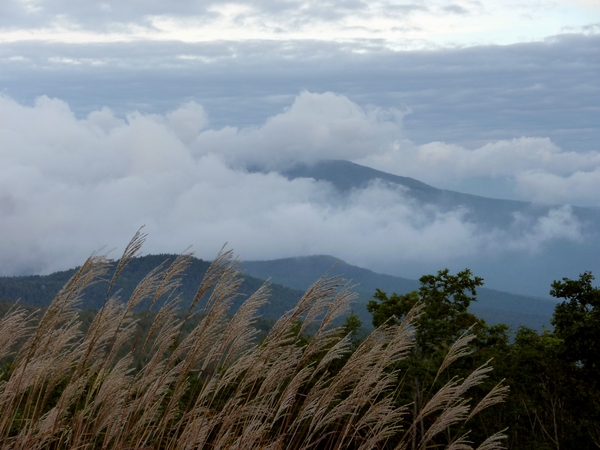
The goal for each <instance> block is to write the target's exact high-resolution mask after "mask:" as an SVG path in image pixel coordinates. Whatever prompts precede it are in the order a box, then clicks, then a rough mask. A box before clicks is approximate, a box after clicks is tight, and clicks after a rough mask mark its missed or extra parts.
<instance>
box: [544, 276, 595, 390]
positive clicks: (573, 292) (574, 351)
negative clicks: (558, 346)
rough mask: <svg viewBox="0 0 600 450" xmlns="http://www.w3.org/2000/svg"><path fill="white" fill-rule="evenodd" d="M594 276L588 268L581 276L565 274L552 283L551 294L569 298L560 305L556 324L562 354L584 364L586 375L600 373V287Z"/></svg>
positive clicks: (557, 310) (556, 311) (591, 375)
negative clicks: (594, 285) (567, 276)
mask: <svg viewBox="0 0 600 450" xmlns="http://www.w3.org/2000/svg"><path fill="white" fill-rule="evenodd" d="M593 280H594V276H593V275H592V274H591V272H585V273H583V274H581V275H580V276H579V280H570V279H568V278H563V280H562V281H555V282H554V283H552V290H551V291H550V294H551V295H552V296H553V297H556V298H564V299H566V300H565V301H563V302H562V303H560V304H559V305H557V306H556V310H555V312H554V316H553V317H552V325H554V334H555V335H556V336H557V337H558V338H560V339H562V341H563V342H564V345H563V346H562V349H563V350H562V352H561V356H562V357H563V358H565V359H566V360H567V361H569V362H571V363H575V364H577V365H578V366H580V367H581V368H582V369H583V370H584V371H585V372H586V376H589V377H593V378H594V379H596V380H598V379H599V378H598V377H600V289H599V288H597V287H593V286H592V281H593Z"/></svg>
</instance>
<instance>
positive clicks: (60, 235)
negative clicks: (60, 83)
mask: <svg viewBox="0 0 600 450" xmlns="http://www.w3.org/2000/svg"><path fill="white" fill-rule="evenodd" d="M347 133H351V135H350V136H349V137H348V136H346V134H347ZM398 133H400V131H399V128H398V118H397V117H394V115H393V114H391V115H390V114H386V113H385V112H384V111H381V110H380V111H376V110H372V111H371V112H369V111H365V110H363V109H361V108H360V107H358V106H357V105H356V104H354V103H352V102H350V101H349V100H348V99H347V98H345V97H342V96H339V95H334V94H321V95H317V94H311V93H308V92H305V93H302V94H300V95H299V96H298V98H297V99H296V101H295V103H294V104H293V105H292V106H290V108H289V109H287V110H286V111H285V112H283V113H281V114H279V115H278V116H274V117H272V118H271V119H270V120H267V121H266V123H265V124H264V125H263V126H260V127H251V128H241V129H240V128H235V127H226V128H221V129H214V128H211V127H210V126H208V121H207V115H206V112H205V111H204V108H203V107H202V106H200V105H198V104H196V103H193V102H192V103H187V104H185V105H183V106H182V107H181V108H178V109H176V110H173V111H171V112H170V113H168V114H164V115H158V114H151V115H144V114H140V113H131V114H129V115H128V116H127V117H126V118H125V119H122V118H119V117H116V116H115V115H114V114H113V113H112V112H111V111H110V110H108V109H102V110H98V111H94V112H92V113H91V114H89V115H88V116H87V117H86V118H84V119H78V118H77V117H76V116H75V115H74V114H73V112H72V111H71V110H70V108H69V106H68V105H67V104H66V103H64V102H62V101H60V100H57V99H49V98H47V97H42V98H39V99H38V100H37V101H36V102H35V104H34V105H33V106H23V105H21V104H18V103H17V102H15V101H13V100H12V99H10V98H7V97H3V98H0V159H1V160H2V162H3V164H2V165H1V166H0V208H1V209H2V214H1V215H0V255H1V257H0V273H2V274H4V275H12V274H18V273H26V272H29V273H39V272H49V271H53V270H57V269H64V268H67V267H70V266H74V265H76V264H78V263H80V262H81V261H82V259H83V258H85V257H86V256H87V255H88V254H89V253H90V252H91V251H92V250H96V249H99V248H101V247H102V246H104V245H109V246H124V245H125V243H126V242H127V240H128V238H129V237H130V236H131V235H132V233H133V232H134V230H135V229H136V228H137V227H138V226H139V225H141V224H145V225H146V230H147V231H148V232H149V233H150V234H151V236H152V239H151V241H150V243H149V245H148V246H147V247H146V251H148V252H177V251H181V250H183V249H185V248H187V246H188V245H190V244H192V245H194V249H195V250H196V251H197V253H198V255H199V256H202V257H204V258H211V257H212V256H213V255H214V254H215V253H216V252H217V250H218V249H219V248H220V246H221V245H222V244H223V243H224V242H226V241H228V242H229V243H230V245H232V246H233V247H234V248H235V249H236V251H238V252H239V253H240V254H241V255H243V257H244V258H246V259H259V258H276V257H284V256H294V255H305V254H313V253H331V254H334V255H336V256H339V257H341V258H343V259H345V260H347V261H348V262H351V263H357V264H361V265H367V266H371V267H374V266H377V267H378V268H385V269H386V270H387V271H396V273H397V271H398V270H399V269H402V268H409V267H411V266H412V267H413V268H414V267H417V266H419V265H428V264H429V265H430V266H431V265H433V266H435V267H439V266H440V265H442V264H443V265H446V264H447V263H449V262H452V261H465V260H473V259H474V258H475V259H477V258H481V257H484V256H485V257H488V258H489V257H490V255H502V254H506V252H509V253H515V252H516V253H518V254H530V253H535V252H539V251H540V249H543V248H544V247H545V246H546V245H549V244H551V243H552V242H557V241H558V242H561V241H568V242H580V241H581V240H582V239H583V238H584V235H583V232H582V228H581V225H580V224H579V222H578V220H577V219H576V218H575V217H574V216H573V214H572V213H571V210H570V209H568V208H558V209H554V210H551V211H550V212H549V213H548V214H546V215H544V216H542V217H537V218H529V217H525V216H522V217H515V220H514V224H513V228H511V229H507V230H499V229H494V230H483V229H480V228H479V227H478V225H477V224H475V223H472V222H469V221H468V220H467V219H465V217H466V211H463V210H461V209H457V210H454V211H450V212H441V211H439V210H437V209H436V208H434V207H432V206H425V207H424V206H423V205H418V204H415V203H414V201H412V200H410V199H409V198H408V197H407V196H406V195H405V193H404V191H403V190H402V189H397V188H391V187H390V186H388V185H384V184H380V183H373V184H371V185H370V186H369V187H367V188H366V189H361V190H357V191H353V192H351V193H350V195H348V196H346V197H341V196H340V194H339V193H337V192H336V191H335V190H334V188H333V187H332V186H330V185H329V184H327V183H322V182H315V181H314V180H310V179H296V180H292V181H290V180H288V179H286V178H284V177H282V176H280V175H278V174H277V173H274V172H269V173H251V172H247V171H246V170H245V169H244V165H246V164H257V163H263V165H267V166H268V165H272V164H280V163H283V162H285V161H287V160H288V158H289V156H290V155H291V153H292V152H293V153H294V154H295V155H297V156H298V158H299V159H304V160H307V161H309V160H314V159H319V158H332V157H334V158H335V157H341V156H343V155H348V156H357V155H361V154H365V152H375V153H376V152H382V151H385V150H386V148H387V147H388V145H391V144H392V142H391V141H392V140H393V139H394V137H395V136H396V135H397V134H398ZM386 141H387V144H386ZM353 142H356V143H360V145H355V146H353V145H352V143H353ZM383 262H385V263H383ZM382 265H383V266H382Z"/></svg>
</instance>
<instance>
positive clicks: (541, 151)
mask: <svg viewBox="0 0 600 450" xmlns="http://www.w3.org/2000/svg"><path fill="white" fill-rule="evenodd" d="M356 162H358V163H360V164H364V165H367V166H370V167H373V168H376V169H379V170H384V171H387V172H393V173H396V174H401V175H406V176H411V177H414V178H417V179H419V180H421V181H424V182H427V183H431V184H433V185H435V186H438V187H442V186H443V187H446V188H452V187H454V186H456V185H458V184H459V183H460V182H461V181H464V180H465V179H469V178H481V177H487V178H495V179H505V180H508V181H509V182H510V183H512V184H513V185H514V189H515V190H516V192H517V193H518V194H520V196H521V197H522V198H523V199H526V200H530V201H537V202H544V203H572V204H583V205H590V206H600V197H598V192H600V151H595V152H587V153H578V152H567V151H563V150H562V149H560V148H559V147H557V146H556V145H555V144H554V143H553V142H552V141H550V139H548V138H533V137H522V138H519V139H511V140H503V141H498V142H494V143H488V144H485V145H483V146H482V147H480V148H476V149H474V150H468V149H466V148H463V147H461V146H459V145H454V144H446V143H444V142H431V143H429V144H425V145H420V146H417V145H414V144H413V143H412V142H410V141H401V140H398V141H396V142H395V143H394V144H393V145H392V146H391V147H390V148H388V150H387V151H384V152H381V153H373V154H370V155H367V156H365V157H364V158H358V159H357V160H356Z"/></svg>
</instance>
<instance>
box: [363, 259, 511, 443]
mask: <svg viewBox="0 0 600 450" xmlns="http://www.w3.org/2000/svg"><path fill="white" fill-rule="evenodd" d="M420 282H421V286H420V288H419V290H418V291H413V292H409V293H407V294H396V293H393V294H391V295H388V294H387V293H385V292H383V291H381V290H380V289H377V290H376V292H375V294H374V296H373V300H371V301H369V302H368V304H367V310H368V311H369V312H370V313H371V314H372V316H373V326H375V327H379V326H381V325H383V324H384V323H400V322H401V321H402V319H403V318H404V317H405V316H406V315H407V314H408V313H409V311H411V309H412V308H413V307H415V305H417V304H420V305H421V308H422V309H421V312H420V315H419V317H418V318H417V319H416V320H415V346H414V348H413V350H412V352H411V354H410V355H409V357H408V358H406V359H405V360H404V361H402V362H401V363H400V364H399V366H398V368H399V369H400V374H401V375H400V380H399V382H400V383H405V384H408V385H409V388H408V389H399V390H398V391H399V392H401V393H402V394H401V395H403V397H401V398H398V402H400V403H402V404H407V403H412V405H413V407H412V411H410V413H409V414H410V415H412V417H417V416H418V415H419V412H420V411H421V410H422V408H423V407H424V406H425V405H426V404H427V402H428V401H429V400H430V398H431V395H432V393H434V392H437V391H438V389H439V388H440V387H441V386H442V385H443V384H444V383H446V382H448V381H449V380H450V379H451V378H452V377H454V376H457V377H459V378H464V377H465V376H467V375H468V374H469V373H471V372H472V371H473V369H474V368H476V367H479V366H481V365H482V364H484V363H485V362H486V361H487V360H488V359H490V358H493V357H494V352H495V351H496V349H499V350H498V351H500V352H503V354H506V352H507V348H508V342H509V339H508V327H507V326H506V325H499V326H495V327H488V326H487V325H486V323H485V322H484V321H483V320H481V319H479V318H478V317H476V316H475V315H474V314H472V313H470V312H469V311H468V308H469V306H470V304H471V302H473V301H477V292H476V288H477V287H479V286H481V285H483V279H482V278H481V277H477V276H474V275H473V274H472V272H471V271H470V270H469V269H465V270H463V271H461V272H458V273H457V274H456V275H452V274H450V271H449V270H448V269H444V270H440V271H439V272H438V273H437V274H436V275H424V276H423V277H421V278H420ZM467 331H470V332H472V333H473V334H474V335H475V339H474V340H473V341H472V342H471V344H472V345H473V346H474V347H477V348H478V349H479V351H478V352H477V354H472V355H470V356H469V357H463V358H460V360H459V361H457V362H456V363H453V365H452V367H451V368H450V369H446V370H445V371H444V372H443V374H442V376H440V374H439V373H438V369H439V368H440V365H441V363H442V361H443V360H444V357H445V356H446V354H447V353H448V350H449V349H450V346H451V345H452V344H453V343H454V342H455V341H456V340H457V339H459V338H460V337H461V336H463V335H464V333H465V332H467ZM498 381H500V379H499V378H498V377H490V379H489V382H487V383H486V384H485V385H482V386H481V389H480V390H479V391H475V392H472V393H471V395H473V398H474V400H475V401H477V400H478V399H480V398H482V397H483V395H485V393H486V392H489V390H490V389H491V388H492V387H493V386H495V385H496V384H497V383H498ZM478 420H480V421H482V422H480V423H478V424H471V427H472V433H471V434H470V437H472V438H473V439H474V440H478V439H479V438H480V437H482V436H486V435H489V434H486V433H487V432H488V431H489V430H490V429H501V428H502V426H501V425H502V423H501V418H500V417H499V416H498V413H497V412H490V413H488V412H487V411H486V414H483V415H482V416H481V418H480V419H478ZM428 425H429V424H427V423H420V426H418V427H417V429H416V430H414V433H413V439H412V447H411V448H416V442H418V441H419V436H420V435H422V434H423V430H425V429H427V426H428ZM447 443H448V442H443V441H440V442H437V444H438V445H446V444H447Z"/></svg>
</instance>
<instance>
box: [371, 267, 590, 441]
mask: <svg viewBox="0 0 600 450" xmlns="http://www.w3.org/2000/svg"><path fill="white" fill-rule="evenodd" d="M593 280H594V277H593V276H592V274H591V273H589V272H586V273H584V274H582V275H581V276H580V278H579V279H578V280H570V279H567V278H564V279H563V280H562V281H555V282H554V283H553V284H552V289H551V291H550V294H551V295H552V296H554V297H555V298H558V299H562V300H563V301H562V302H561V303H559V304H558V305H557V306H556V309H555V312H554V315H553V318H552V322H551V323H552V325H553V326H554V330H545V331H543V332H542V333H538V332H537V331H535V330H532V329H530V328H527V327H520V328H519V329H518V330H516V331H515V332H514V333H511V330H510V328H509V327H508V326H506V325H502V324H501V325H495V326H489V325H487V324H486V323H485V321H483V320H482V319H480V318H477V317H476V316H474V315H473V314H471V313H470V312H469V311H468V308H469V305H470V303H471V302H473V301H476V300H477V299H476V288H477V287H478V286H481V285H482V284H483V280H482V279H481V278H479V277H475V276H473V274H472V273H471V272H470V271H469V270H465V271H462V272H459V273H458V274H456V275H451V274H450V273H449V271H448V270H443V271H440V272H438V274H437V275H426V276H424V277H422V278H421V279H420V281H421V288H420V289H419V290H418V291H415V292H411V293H408V294H404V295H398V294H395V293H394V294H392V295H388V294H386V293H385V292H382V291H380V290H377V291H376V292H375V295H374V299H373V300H371V301H370V302H369V304H368V307H367V308H368V310H369V311H370V312H371V313H372V316H373V325H374V326H376V327H377V326H379V325H381V324H383V323H384V322H386V321H392V322H394V321H399V320H401V319H402V318H403V317H404V316H405V315H406V314H407V313H408V311H410V309H411V308H412V307H413V306H414V305H415V304H417V303H419V302H421V303H422V308H423V309H422V312H421V315H420V316H419V318H418V319H417V321H416V330H415V333H416V346H415V347H414V349H413V351H412V354H411V356H410V363H408V361H409V360H407V361H405V362H403V364H405V367H406V371H405V372H403V377H404V380H406V379H407V378H408V379H411V378H412V379H414V380H415V382H414V383H413V389H412V391H411V392H410V394H407V391H403V392H404V395H405V396H406V395H411V396H412V399H410V398H402V399H399V401H402V402H407V401H412V404H413V406H414V410H413V411H411V412H410V413H411V414H418V411H419V408H420V407H421V405H423V404H425V403H426V401H427V400H428V395H429V392H430V391H431V386H432V385H436V384H438V385H439V384H440V383H444V382H447V381H448V377H451V376H456V377H464V376H465V375H466V374H468V373H469V371H472V370H473V368H474V367H478V366H480V365H482V364H485V363H486V361H489V360H490V359H491V360H492V365H493V367H494V370H493V371H492V372H490V373H489V374H488V375H489V378H488V380H486V383H484V384H483V385H482V386H481V388H482V389H481V395H483V393H484V392H488V391H489V389H490V388H491V387H493V385H494V384H495V383H499V382H500V381H501V380H505V383H506V384H507V385H508V386H509V387H510V393H509V395H508V397H507V399H506V401H505V402H504V403H503V404H502V405H500V406H499V407H496V408H490V409H489V410H487V411H485V412H484V413H483V414H481V415H480V416H479V417H478V419H477V423H475V424H471V429H472V434H471V436H472V437H473V438H475V440H478V439H479V435H481V436H483V435H485V434H486V432H488V431H489V430H490V429H498V428H499V427H502V428H503V427H507V428H508V429H507V431H506V433H507V435H508V442H507V447H508V448H511V449H561V448H563V449H581V450H584V449H594V448H600V289H599V288H598V287H594V286H592V282H593ZM468 332H470V333H472V334H473V335H474V337H473V340H472V342H471V348H472V353H471V354H470V355H468V356H467V357H466V358H462V359H461V361H460V362H459V364H457V365H456V366H454V368H453V369H452V370H450V371H449V372H448V373H449V375H447V376H446V378H444V379H436V372H435V371H436V370H437V367H439V364H440V361H441V360H442V358H443V355H444V354H445V353H446V352H447V350H448V346H449V345H451V344H452V343H453V342H454V341H455V340H456V339H460V338H461V336H463V335H464V333H468ZM417 380H418V381H417ZM432 392H433V391H432ZM475 395H477V393H475Z"/></svg>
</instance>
